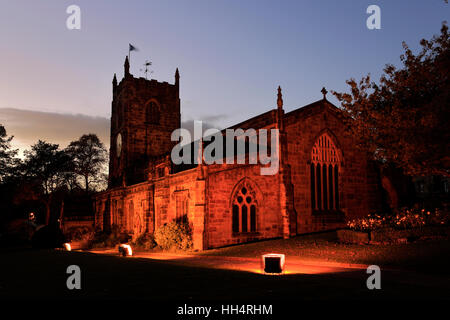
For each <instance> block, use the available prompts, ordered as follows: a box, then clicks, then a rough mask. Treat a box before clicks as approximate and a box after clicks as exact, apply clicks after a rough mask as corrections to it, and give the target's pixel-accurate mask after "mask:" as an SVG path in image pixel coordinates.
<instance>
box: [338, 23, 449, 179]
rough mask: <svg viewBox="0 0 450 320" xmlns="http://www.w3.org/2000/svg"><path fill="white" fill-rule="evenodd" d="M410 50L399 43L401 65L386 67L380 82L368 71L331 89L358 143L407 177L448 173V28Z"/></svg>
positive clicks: (443, 28)
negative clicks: (344, 86)
mask: <svg viewBox="0 0 450 320" xmlns="http://www.w3.org/2000/svg"><path fill="white" fill-rule="evenodd" d="M420 45H421V50H420V51H419V52H418V53H417V54H414V53H413V52H412V50H411V49H410V48H409V47H408V46H407V45H406V44H405V43H403V48H404V53H403V54H402V55H401V57H400V59H401V67H400V68H396V67H395V66H394V65H392V64H388V65H386V67H385V68H384V74H383V75H382V76H381V79H380V81H379V83H375V82H373V81H372V80H371V78H370V75H367V76H366V77H363V78H362V80H361V81H359V82H357V81H355V80H354V79H351V80H349V81H347V83H348V85H349V86H350V93H338V92H333V94H334V95H335V96H336V97H337V99H338V100H339V101H340V102H341V104H342V108H343V109H344V110H345V111H347V114H348V118H347V128H348V130H349V131H350V133H351V134H353V135H354V136H355V137H356V138H357V139H358V142H359V143H358V146H359V147H360V148H362V149H364V150H367V151H369V152H370V153H371V154H372V155H373V156H374V157H375V159H378V160H380V161H381V162H382V163H390V164H394V165H396V166H397V167H400V168H402V169H403V170H404V172H405V173H407V174H409V175H430V174H438V175H445V176H449V175H450V170H449V169H450V154H449V150H450V146H449V143H450V134H449V132H450V131H449V122H448V121H449V119H450V112H449V111H450V78H449V77H450V48H449V46H450V42H449V35H448V27H447V25H446V23H444V24H443V25H442V29H441V34H440V35H439V36H434V37H432V39H431V40H425V39H423V40H421V42H420Z"/></svg>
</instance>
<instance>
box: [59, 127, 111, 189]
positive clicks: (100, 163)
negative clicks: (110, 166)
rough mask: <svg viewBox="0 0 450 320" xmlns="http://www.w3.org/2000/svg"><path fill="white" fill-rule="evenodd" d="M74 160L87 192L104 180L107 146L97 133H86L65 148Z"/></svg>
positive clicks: (75, 167) (77, 172) (76, 171)
mask: <svg viewBox="0 0 450 320" xmlns="http://www.w3.org/2000/svg"><path fill="white" fill-rule="evenodd" d="M65 151H66V153H67V154H68V155H70V156H71V157H72V159H73V162H74V172H75V173H76V174H77V175H79V176H80V177H82V179H83V182H84V187H85V190H86V192H87V193H88V192H89V191H90V186H91V185H92V184H98V183H101V181H102V180H104V171H105V164H106V161H107V152H106V148H105V146H104V145H103V143H102V142H101V141H100V139H99V138H98V137H97V135H96V134H92V133H91V134H84V135H82V136H81V137H80V138H79V139H78V140H76V141H72V142H71V143H70V144H69V146H68V147H67V148H66V149H65Z"/></svg>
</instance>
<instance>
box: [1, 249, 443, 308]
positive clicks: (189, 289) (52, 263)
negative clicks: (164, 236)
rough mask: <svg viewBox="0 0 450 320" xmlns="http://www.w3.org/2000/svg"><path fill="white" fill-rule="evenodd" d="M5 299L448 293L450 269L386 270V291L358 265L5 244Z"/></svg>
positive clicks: (408, 296)
mask: <svg viewBox="0 0 450 320" xmlns="http://www.w3.org/2000/svg"><path fill="white" fill-rule="evenodd" d="M0 257H1V258H0V259H1V264H0V300H4V299H24V298H25V299H68V300H72V299H149V300H152V301H153V302H155V301H161V302H167V301H172V302H173V301H178V302H183V303H196V302H197V303H198V302H205V303H208V302H211V303H223V302H226V301H240V302H241V303H244V302H245V303H249V302H251V301H258V302H259V303H262V302H264V301H265V302H276V301H287V300H289V301H290V300H316V299H319V300H329V299H339V300H369V299H370V300H372V301H373V299H377V300H378V299H395V300H398V299H401V300H405V299H406V300H409V299H418V300H422V299H426V300H430V299H433V300H434V299H447V300H448V299H450V291H449V289H450V276H449V275H448V274H442V273H440V274H435V275H433V274H430V273H427V274H424V273H418V272H416V271H412V270H410V271H400V270H383V269H382V275H381V286H382V289H381V290H368V289H367V287H366V280H367V278H368V276H369V275H368V274H366V271H365V270H361V269H348V270H346V271H345V272H339V273H323V274H315V275H311V274H285V275H282V276H268V275H262V274H256V273H251V272H245V271H233V270H218V269H210V268H201V267H193V266H186V265H183V261H182V259H181V260H177V261H176V262H173V261H161V260H152V259H144V258H134V257H133V258H123V257H119V256H109V255H96V254H92V253H84V252H64V251H56V250H31V249H21V250H18V249H16V250H12V249H1V251H0ZM72 264H75V265H78V266H80V268H81V278H82V288H81V290H68V289H67V287H66V280H67V277H68V274H66V268H67V267H68V266H69V265H72Z"/></svg>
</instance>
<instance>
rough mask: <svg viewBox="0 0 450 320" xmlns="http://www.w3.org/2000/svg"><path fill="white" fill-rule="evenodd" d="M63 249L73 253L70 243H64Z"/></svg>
mask: <svg viewBox="0 0 450 320" xmlns="http://www.w3.org/2000/svg"><path fill="white" fill-rule="evenodd" d="M63 248H64V250H66V251H72V247H71V246H70V243H67V242H66V243H64V244H63Z"/></svg>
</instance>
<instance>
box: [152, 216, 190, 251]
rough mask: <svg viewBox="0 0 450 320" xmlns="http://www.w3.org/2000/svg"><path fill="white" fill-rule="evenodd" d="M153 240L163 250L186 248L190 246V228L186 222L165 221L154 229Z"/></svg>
mask: <svg viewBox="0 0 450 320" xmlns="http://www.w3.org/2000/svg"><path fill="white" fill-rule="evenodd" d="M155 241H156V243H157V244H158V246H160V247H161V248H163V249H164V250H169V249H178V250H188V249H190V248H192V236H191V228H190V227H189V224H188V223H176V222H174V221H173V222H170V223H167V224H165V225H163V226H162V227H160V228H159V229H157V230H156V231H155Z"/></svg>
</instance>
